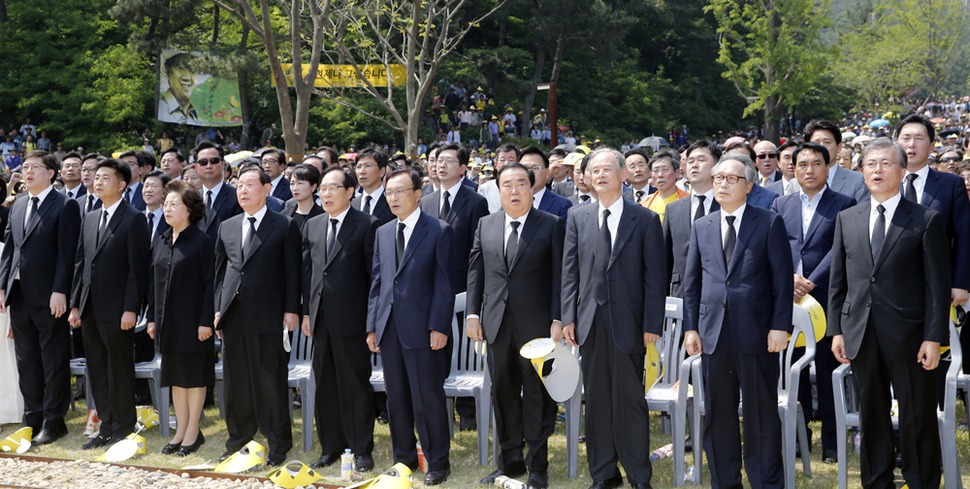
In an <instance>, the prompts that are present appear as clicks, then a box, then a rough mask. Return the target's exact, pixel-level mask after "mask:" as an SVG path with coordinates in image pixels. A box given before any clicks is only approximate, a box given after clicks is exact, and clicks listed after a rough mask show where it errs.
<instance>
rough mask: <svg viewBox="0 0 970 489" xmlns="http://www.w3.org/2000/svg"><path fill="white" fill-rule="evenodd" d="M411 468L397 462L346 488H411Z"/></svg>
mask: <svg viewBox="0 0 970 489" xmlns="http://www.w3.org/2000/svg"><path fill="white" fill-rule="evenodd" d="M412 487H414V485H413V484H412V483H411V469H409V468H408V466H407V465H404V464H402V463H396V464H394V466H393V467H391V468H390V469H388V470H387V471H386V472H384V473H383V474H381V475H379V476H377V477H374V478H372V479H367V480H365V481H361V482H358V483H356V484H354V485H352V486H347V487H345V488H344V489H365V488H366V489H411V488H412Z"/></svg>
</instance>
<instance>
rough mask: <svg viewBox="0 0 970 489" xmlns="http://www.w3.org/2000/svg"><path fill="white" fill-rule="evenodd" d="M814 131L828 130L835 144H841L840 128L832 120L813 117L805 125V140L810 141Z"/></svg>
mask: <svg viewBox="0 0 970 489" xmlns="http://www.w3.org/2000/svg"><path fill="white" fill-rule="evenodd" d="M900 127H902V126H900ZM815 131H828V132H830V133H831V134H832V138H833V139H835V144H842V129H839V125H838V124H836V123H834V122H832V121H826V120H821V119H815V120H813V121H811V122H809V123H808V125H807V126H805V140H806V141H811V139H812V134H813V133H815Z"/></svg>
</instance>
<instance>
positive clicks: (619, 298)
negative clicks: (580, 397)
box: [562, 148, 667, 489]
mask: <svg viewBox="0 0 970 489" xmlns="http://www.w3.org/2000/svg"><path fill="white" fill-rule="evenodd" d="M588 158H589V160H588V161H589V164H588V168H587V174H586V176H587V177H588V178H589V181H590V184H591V186H592V187H593V188H594V189H595V191H596V195H597V196H598V201H597V202H596V203H595V204H591V205H582V206H580V207H578V208H576V209H575V210H573V211H571V213H570V216H569V221H568V222H567V229H566V242H565V245H564V247H563V277H562V322H563V324H565V326H563V334H564V336H565V338H566V341H567V342H568V343H569V344H571V345H574V346H575V345H581V346H580V352H581V353H582V355H583V383H584V385H585V388H586V399H587V407H586V436H587V443H586V447H587V455H588V458H589V471H590V475H591V476H592V479H593V485H592V486H591V487H592V488H594V489H609V488H614V487H619V486H621V485H622V484H623V479H622V477H621V476H620V472H619V470H618V468H617V466H616V462H617V460H619V461H620V463H622V464H623V467H624V468H625V469H626V473H627V477H628V478H629V479H630V483H631V484H632V485H633V486H634V487H635V488H637V489H643V488H648V487H650V479H651V477H652V475H653V474H652V467H651V465H650V458H649V454H648V451H649V448H648V447H649V446H650V425H649V420H648V415H647V403H646V400H645V399H644V397H643V373H644V369H643V358H644V354H645V353H646V346H647V345H648V344H649V343H652V342H654V341H657V340H658V339H659V337H660V333H661V331H662V329H663V320H664V300H665V297H666V295H667V294H666V292H667V290H666V289H667V285H666V283H664V282H665V278H666V277H665V275H666V264H665V259H664V253H658V250H661V249H662V247H663V230H662V229H661V226H660V218H659V216H657V214H656V213H654V212H653V211H650V210H649V209H646V208H644V207H641V206H639V205H637V204H636V203H634V202H632V201H627V200H626V199H624V198H622V195H621V193H622V190H621V189H622V184H623V174H624V173H625V166H626V162H625V158H624V157H623V154H621V153H620V152H619V151H616V150H613V149H608V148H602V149H598V150H596V151H594V152H592V153H590V155H589V157H588Z"/></svg>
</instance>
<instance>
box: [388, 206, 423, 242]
mask: <svg viewBox="0 0 970 489" xmlns="http://www.w3.org/2000/svg"><path fill="white" fill-rule="evenodd" d="M419 217H421V208H420V207H419V208H417V209H414V212H412V213H411V215H409V216H408V217H405V218H404V220H403V221H402V220H400V219H398V221H397V222H398V226H395V227H394V241H395V242H397V228H398V227H400V223H402V222H403V223H404V249H405V250H406V249H408V243H410V242H411V233H413V232H414V226H417V225H418V218H419Z"/></svg>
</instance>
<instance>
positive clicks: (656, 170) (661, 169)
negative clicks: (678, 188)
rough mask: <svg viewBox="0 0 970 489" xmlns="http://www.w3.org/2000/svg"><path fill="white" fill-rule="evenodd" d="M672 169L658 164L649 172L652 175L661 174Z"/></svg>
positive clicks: (672, 170) (670, 171) (671, 171)
mask: <svg viewBox="0 0 970 489" xmlns="http://www.w3.org/2000/svg"><path fill="white" fill-rule="evenodd" d="M673 172H674V169H673V168H671V167H669V166H658V167H655V168H653V169H652V170H650V173H652V174H654V175H663V174H665V173H673Z"/></svg>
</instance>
